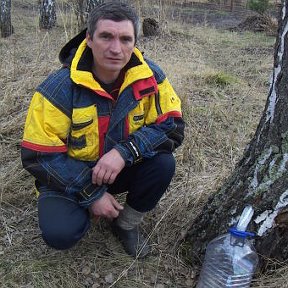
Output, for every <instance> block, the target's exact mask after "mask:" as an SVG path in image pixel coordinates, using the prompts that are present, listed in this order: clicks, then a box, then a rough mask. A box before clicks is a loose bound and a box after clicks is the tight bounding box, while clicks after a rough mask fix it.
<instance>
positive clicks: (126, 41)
mask: <svg viewBox="0 0 288 288" xmlns="http://www.w3.org/2000/svg"><path fill="white" fill-rule="evenodd" d="M122 41H123V42H124V43H130V42H131V41H132V39H131V38H130V37H127V38H122Z"/></svg>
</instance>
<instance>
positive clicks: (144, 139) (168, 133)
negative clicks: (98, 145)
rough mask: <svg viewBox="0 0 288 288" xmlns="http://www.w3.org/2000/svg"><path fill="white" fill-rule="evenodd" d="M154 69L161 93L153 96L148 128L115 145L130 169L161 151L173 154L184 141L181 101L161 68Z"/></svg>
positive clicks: (147, 120) (146, 120)
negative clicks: (143, 159) (131, 166)
mask: <svg viewBox="0 0 288 288" xmlns="http://www.w3.org/2000/svg"><path fill="white" fill-rule="evenodd" d="M153 65H155V64H153ZM154 68H155V69H154V75H155V79H156V80H157V93H155V94H154V95H153V96H150V107H149V109H148V112H147V115H146V116H145V118H146V119H145V125H143V127H141V128H140V129H138V130H137V131H135V132H133V133H131V134H130V135H129V136H128V139H127V140H126V141H123V142H121V143H118V144H117V145H116V146H115V148H116V149H117V150H118V151H119V152H120V154H121V155H122V157H123V158H124V159H125V161H126V163H127V165H128V166H129V165H132V164H133V163H137V162H139V161H141V159H142V158H151V157H153V156H154V155H155V154H157V153H159V152H164V153H165V152H166V153H172V152H173V151H174V150H175V149H176V148H177V147H179V146H180V145H181V143H182V141H183V139H184V126H185V123H184V121H183V119H182V113H181V101H180V99H179V97H178V96H177V94H176V93H175V91H174V89H173V87H172V86H171V84H170V83H169V81H168V79H167V78H166V77H165V75H164V73H163V72H162V71H161V70H160V68H159V67H157V66H156V65H155V66H154Z"/></svg>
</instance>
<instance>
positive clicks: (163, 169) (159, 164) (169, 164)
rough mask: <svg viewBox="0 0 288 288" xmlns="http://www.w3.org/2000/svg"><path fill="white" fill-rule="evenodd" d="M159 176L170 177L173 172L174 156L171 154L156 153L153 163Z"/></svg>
mask: <svg viewBox="0 0 288 288" xmlns="http://www.w3.org/2000/svg"><path fill="white" fill-rule="evenodd" d="M153 165H155V166H154V167H155V170H156V171H157V172H158V177H160V178H172V176H173V175H174V173H175V166H176V164H175V158H174V156H173V155H172V154H167V153H161V154H158V155H157V157H156V158H155V161H154V163H153Z"/></svg>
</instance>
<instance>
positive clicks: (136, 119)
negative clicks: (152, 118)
mask: <svg viewBox="0 0 288 288" xmlns="http://www.w3.org/2000/svg"><path fill="white" fill-rule="evenodd" d="M142 119H144V114H142V115H135V116H134V117H133V120H134V121H135V122H137V121H140V120H142Z"/></svg>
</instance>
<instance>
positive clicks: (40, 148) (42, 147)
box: [21, 141, 67, 153]
mask: <svg viewBox="0 0 288 288" xmlns="http://www.w3.org/2000/svg"><path fill="white" fill-rule="evenodd" d="M21 146H22V147H24V148H27V149H30V150H34V151H37V152H47V153H53V152H67V147H66V145H63V146H45V145H39V144H34V143H31V142H28V141H22V143H21Z"/></svg>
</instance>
